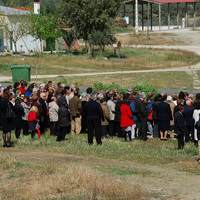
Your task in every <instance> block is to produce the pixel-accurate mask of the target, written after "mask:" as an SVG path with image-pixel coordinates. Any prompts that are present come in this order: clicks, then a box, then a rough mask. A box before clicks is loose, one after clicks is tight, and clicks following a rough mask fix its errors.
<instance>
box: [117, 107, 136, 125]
mask: <svg viewBox="0 0 200 200" xmlns="http://www.w3.org/2000/svg"><path fill="white" fill-rule="evenodd" d="M120 111H121V125H120V126H121V127H127V126H132V125H133V124H134V121H133V115H132V112H131V109H130V107H129V106H128V105H126V104H122V106H121V108H120Z"/></svg>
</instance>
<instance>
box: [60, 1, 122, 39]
mask: <svg viewBox="0 0 200 200" xmlns="http://www.w3.org/2000/svg"><path fill="white" fill-rule="evenodd" d="M119 7H120V0H93V1H91V0H61V3H60V9H59V10H60V14H61V16H62V19H63V20H64V21H65V22H66V24H68V25H69V26H73V28H74V29H75V30H76V32H77V33H78V35H79V38H82V39H84V40H85V41H87V40H88V38H89V35H90V34H92V33H93V32H95V31H97V30H99V31H104V30H109V29H110V27H111V24H112V21H113V18H114V17H115V16H116V15H117V13H118V10H119Z"/></svg>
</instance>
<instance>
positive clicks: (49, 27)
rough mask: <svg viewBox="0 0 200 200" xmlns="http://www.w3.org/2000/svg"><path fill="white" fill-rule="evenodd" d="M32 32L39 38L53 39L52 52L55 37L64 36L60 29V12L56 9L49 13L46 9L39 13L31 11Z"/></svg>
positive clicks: (29, 18)
mask: <svg viewBox="0 0 200 200" xmlns="http://www.w3.org/2000/svg"><path fill="white" fill-rule="evenodd" d="M28 20H29V31H30V34H31V35H33V36H34V37H36V38H37V39H43V40H47V39H50V40H51V53H52V50H53V39H57V38H58V37H60V36H62V32H61V30H59V28H58V27H59V25H60V23H61V22H60V18H59V17H58V13H57V11H56V10H54V12H53V13H51V12H49V13H47V10H46V9H43V10H40V13H39V14H38V15H35V14H34V13H31V14H30V15H29V17H28Z"/></svg>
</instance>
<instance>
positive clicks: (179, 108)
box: [178, 105, 184, 113]
mask: <svg viewBox="0 0 200 200" xmlns="http://www.w3.org/2000/svg"><path fill="white" fill-rule="evenodd" d="M178 111H180V112H181V113H182V112H183V111H184V106H182V105H181V106H178Z"/></svg>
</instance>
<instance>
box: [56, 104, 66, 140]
mask: <svg viewBox="0 0 200 200" xmlns="http://www.w3.org/2000/svg"><path fill="white" fill-rule="evenodd" d="M68 126H69V111H68V107H67V104H66V101H63V102H62V104H61V107H60V108H59V110H58V127H59V131H58V137H57V140H56V141H58V142H60V141H64V140H65V136H66V134H67V127H68Z"/></svg>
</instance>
